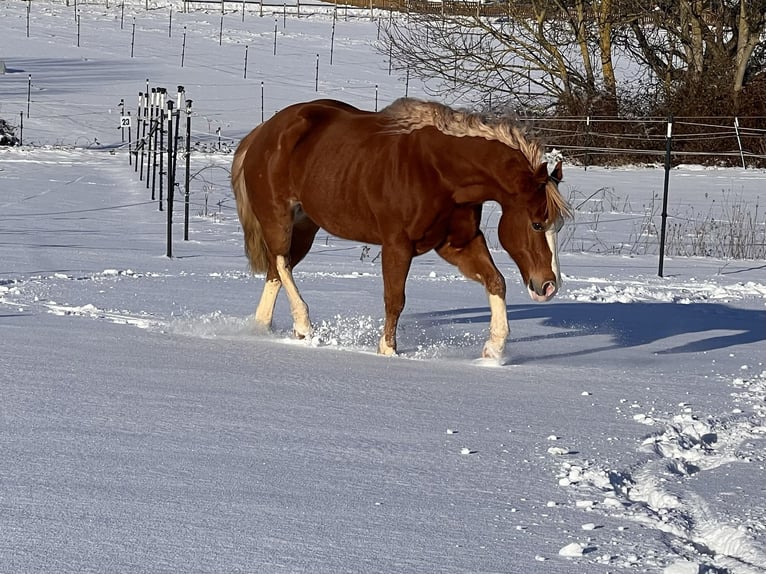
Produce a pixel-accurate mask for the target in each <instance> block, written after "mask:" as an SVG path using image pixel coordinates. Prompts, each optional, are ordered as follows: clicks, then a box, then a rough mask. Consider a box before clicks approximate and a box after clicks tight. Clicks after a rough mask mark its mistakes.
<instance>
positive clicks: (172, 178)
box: [165, 100, 176, 257]
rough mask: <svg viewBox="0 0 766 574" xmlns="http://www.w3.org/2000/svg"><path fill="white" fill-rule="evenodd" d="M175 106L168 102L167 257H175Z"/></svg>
mask: <svg viewBox="0 0 766 574" xmlns="http://www.w3.org/2000/svg"><path fill="white" fill-rule="evenodd" d="M173 104H174V102H173V101H172V100H170V101H168V209H167V215H168V218H167V241H166V244H167V249H166V252H165V255H167V256H168V257H173V195H174V194H173V189H174V188H175V185H176V182H175V169H174V168H175V164H174V162H173V156H174V155H175V149H174V148H175V143H174V141H173Z"/></svg>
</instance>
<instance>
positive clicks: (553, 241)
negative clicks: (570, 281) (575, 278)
mask: <svg viewBox="0 0 766 574" xmlns="http://www.w3.org/2000/svg"><path fill="white" fill-rule="evenodd" d="M558 236H559V233H558V231H556V227H555V226H553V227H550V228H549V229H548V230H547V231H546V232H545V239H546V241H547V242H548V249H550V250H551V270H552V271H553V273H554V275H556V290H557V291H558V290H559V288H560V287H561V271H560V270H559V246H558Z"/></svg>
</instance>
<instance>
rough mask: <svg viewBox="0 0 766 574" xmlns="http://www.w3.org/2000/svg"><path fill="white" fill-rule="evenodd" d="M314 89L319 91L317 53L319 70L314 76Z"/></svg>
mask: <svg viewBox="0 0 766 574" xmlns="http://www.w3.org/2000/svg"><path fill="white" fill-rule="evenodd" d="M314 91H315V92H318V91H319V54H317V71H316V75H315V76H314Z"/></svg>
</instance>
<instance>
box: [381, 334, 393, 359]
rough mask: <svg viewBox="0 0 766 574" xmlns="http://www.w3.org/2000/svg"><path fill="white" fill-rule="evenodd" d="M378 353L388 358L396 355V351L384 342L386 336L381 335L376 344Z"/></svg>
mask: <svg viewBox="0 0 766 574" xmlns="http://www.w3.org/2000/svg"><path fill="white" fill-rule="evenodd" d="M378 353H379V354H381V355H385V356H387V357H390V356H392V355H395V354H396V349H394V348H393V347H392V346H391V345H389V344H388V343H387V342H386V336H385V335H383V336H382V337H381V338H380V343H378Z"/></svg>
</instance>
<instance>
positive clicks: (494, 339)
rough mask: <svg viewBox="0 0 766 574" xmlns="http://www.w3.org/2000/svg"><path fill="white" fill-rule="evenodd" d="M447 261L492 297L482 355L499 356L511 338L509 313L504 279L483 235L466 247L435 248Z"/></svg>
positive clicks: (496, 357) (479, 235) (447, 245)
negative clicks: (487, 334) (507, 340)
mask: <svg viewBox="0 0 766 574" xmlns="http://www.w3.org/2000/svg"><path fill="white" fill-rule="evenodd" d="M436 251H437V253H438V254H439V255H441V256H442V257H443V258H444V259H445V260H446V261H448V262H450V263H452V264H453V265H455V266H457V268H458V269H460V271H461V272H462V273H463V275H465V276H466V277H468V278H469V279H473V280H474V281H478V282H479V283H481V284H482V285H484V289H486V291H487V297H488V298H489V309H490V321H489V339H487V342H486V343H485V344H484V349H483V351H482V357H487V358H493V359H499V358H501V357H502V356H503V349H504V348H505V341H506V339H507V338H508V314H507V311H506V307H505V279H504V278H503V276H502V274H501V273H500V271H499V270H498V269H497V267H496V266H495V263H494V261H492V256H491V255H490V254H489V250H488V249H487V242H486V240H485V239H484V235H483V234H481V233H479V234H478V235H477V236H475V237H474V238H473V239H472V240H471V241H469V242H468V243H467V244H466V245H465V246H463V247H460V248H457V247H454V246H453V245H451V244H449V243H447V244H445V245H443V246H442V247H440V248H439V249H437V250H436Z"/></svg>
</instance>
